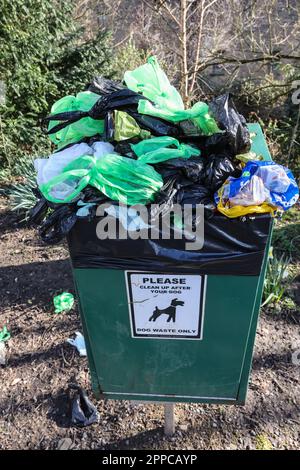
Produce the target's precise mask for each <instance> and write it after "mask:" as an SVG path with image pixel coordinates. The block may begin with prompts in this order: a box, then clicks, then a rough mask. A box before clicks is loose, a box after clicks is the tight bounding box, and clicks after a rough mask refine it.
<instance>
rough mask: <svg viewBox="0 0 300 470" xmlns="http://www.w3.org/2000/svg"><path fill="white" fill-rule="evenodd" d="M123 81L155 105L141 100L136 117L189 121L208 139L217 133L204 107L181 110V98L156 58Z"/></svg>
mask: <svg viewBox="0 0 300 470" xmlns="http://www.w3.org/2000/svg"><path fill="white" fill-rule="evenodd" d="M124 81H125V83H126V85H127V86H128V88H130V89H131V90H133V91H136V92H138V93H142V94H143V95H144V96H145V97H146V98H149V99H150V100H151V101H153V102H154V103H155V104H152V103H151V102H150V101H148V100H140V101H139V104H138V112H139V113H141V114H148V115H150V116H156V117H160V118H163V119H165V120H167V121H172V122H180V121H184V120H188V119H192V120H193V122H194V123H195V125H197V126H198V128H199V129H201V131H202V134H204V135H211V134H215V133H216V132H219V131H220V130H219V128H218V125H217V123H216V121H215V120H214V118H213V117H212V116H211V115H210V113H209V107H208V105H207V104H206V103H203V102H201V101H199V102H198V103H196V104H194V106H192V108H190V109H184V104H183V101H182V98H181V96H180V94H179V93H178V91H177V90H176V88H174V87H173V86H172V85H171V84H170V82H169V80H168V78H167V76H166V74H165V73H164V72H163V70H162V69H161V68H160V66H159V64H158V62H157V59H156V57H150V58H149V59H148V61H147V63H146V64H144V65H142V66H140V67H138V68H137V69H135V70H133V71H131V72H130V71H127V72H125V74H124Z"/></svg>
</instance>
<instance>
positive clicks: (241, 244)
mask: <svg viewBox="0 0 300 470" xmlns="http://www.w3.org/2000/svg"><path fill="white" fill-rule="evenodd" d="M271 219H272V218H271V216H270V214H255V217H243V218H242V219H241V218H235V219H229V218H228V217H225V216H223V215H222V214H219V213H218V212H216V213H215V214H214V216H213V217H212V218H206V220H205V224H204V246H203V247H202V248H201V249H196V250H187V249H186V241H187V240H186V238H185V237H183V238H182V239H181V240H178V239H175V238H174V237H172V236H171V238H170V239H164V238H163V237H161V236H160V237H159V238H158V239H153V238H152V239H151V238H148V239H145V238H138V239H135V240H133V239H131V238H127V239H121V238H113V239H112V238H110V239H105V240H99V238H98V237H97V233H96V227H97V224H98V223H99V221H100V220H101V218H100V217H95V218H94V219H91V220H90V221H89V220H84V219H78V221H77V224H76V226H75V227H73V229H72V230H71V231H70V232H69V234H68V244H69V250H70V256H71V259H72V264H73V268H75V269H77V268H80V269H81V268H85V269H87V268H91V269H95V268H102V269H121V270H137V271H143V270H144V271H145V270H147V272H162V273H168V272H172V273H189V274H192V273H196V274H206V275H209V274H212V275H218V276H220V275H231V276H239V275H241V276H242V275H246V276H259V274H260V272H261V266H262V262H263V259H264V255H265V249H266V245H267V241H268V237H269V232H270V228H271V225H272V224H271ZM171 235H172V232H171Z"/></svg>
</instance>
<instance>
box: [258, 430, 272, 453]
mask: <svg viewBox="0 0 300 470" xmlns="http://www.w3.org/2000/svg"><path fill="white" fill-rule="evenodd" d="M255 448H256V450H272V449H273V445H272V443H271V441H270V440H269V438H268V436H267V435H266V434H258V435H257V436H256V438H255Z"/></svg>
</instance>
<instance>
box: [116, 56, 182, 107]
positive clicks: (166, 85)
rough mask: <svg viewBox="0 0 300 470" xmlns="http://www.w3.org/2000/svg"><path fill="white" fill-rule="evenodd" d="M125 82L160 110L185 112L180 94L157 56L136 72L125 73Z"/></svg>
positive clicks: (150, 58)
mask: <svg viewBox="0 0 300 470" xmlns="http://www.w3.org/2000/svg"><path fill="white" fill-rule="evenodd" d="M124 81H125V83H126V85H127V86H128V88H129V89H130V90H133V91H136V92H137V93H142V94H143V95H144V96H145V97H146V98H149V99H150V100H152V101H154V103H155V104H156V105H157V106H158V107H159V108H162V109H164V108H168V109H170V110H172V109H173V110H180V109H181V110H184V104H183V101H182V98H181V96H180V94H179V93H178V91H177V90H176V88H175V87H173V86H172V85H171V84H170V82H169V80H168V77H167V76H166V74H165V72H164V71H163V70H162V69H161V68H160V66H159V64H158V61H157V59H156V57H155V56H151V57H149V59H148V60H147V63H146V64H144V65H141V66H140V67H138V68H136V69H135V70H132V71H127V72H125V74H124ZM142 101H144V100H142Z"/></svg>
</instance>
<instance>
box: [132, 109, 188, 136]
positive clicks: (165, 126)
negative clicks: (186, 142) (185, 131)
mask: <svg viewBox="0 0 300 470" xmlns="http://www.w3.org/2000/svg"><path fill="white" fill-rule="evenodd" d="M125 111H126V112H127V113H128V114H129V115H130V116H132V117H133V118H134V119H135V120H136V122H137V123H138V125H139V126H140V128H141V129H145V130H146V131H150V132H151V133H152V134H153V135H155V136H163V135H168V136H169V137H176V138H178V137H181V136H182V131H181V130H180V127H179V126H177V125H176V124H173V123H171V122H168V121H165V120H164V119H161V118H158V117H153V116H148V115H146V114H140V113H138V112H137V110H136V109H134V108H132V107H131V108H130V107H129V108H128V109H126V110H125Z"/></svg>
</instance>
